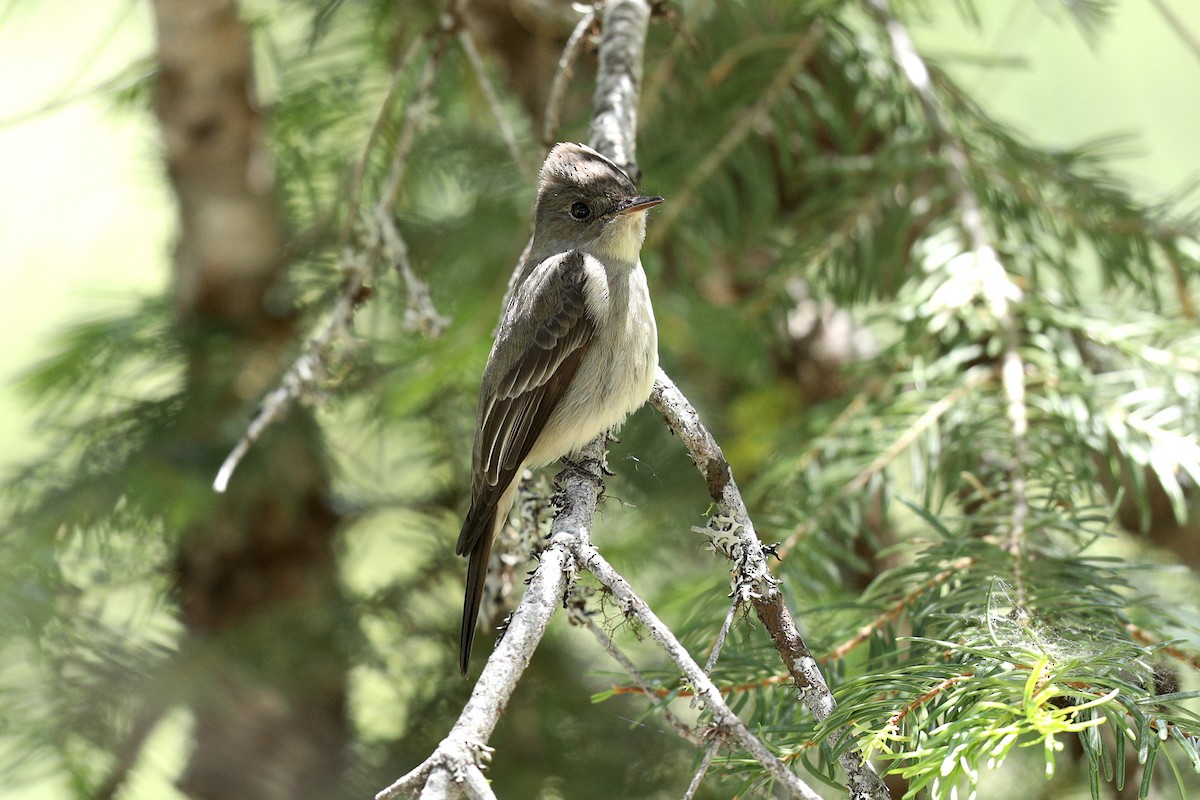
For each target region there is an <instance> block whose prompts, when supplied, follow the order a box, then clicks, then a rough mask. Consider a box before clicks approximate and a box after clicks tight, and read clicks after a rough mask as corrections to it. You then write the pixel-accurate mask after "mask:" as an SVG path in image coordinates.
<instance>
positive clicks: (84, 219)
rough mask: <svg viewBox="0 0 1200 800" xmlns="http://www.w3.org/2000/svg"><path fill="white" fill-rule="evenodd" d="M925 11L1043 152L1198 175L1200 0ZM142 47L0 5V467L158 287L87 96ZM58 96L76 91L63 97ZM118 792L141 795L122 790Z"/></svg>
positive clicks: (972, 87) (119, 167) (143, 30)
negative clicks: (62, 384)
mask: <svg viewBox="0 0 1200 800" xmlns="http://www.w3.org/2000/svg"><path fill="white" fill-rule="evenodd" d="M928 5H930V6H939V10H940V13H941V15H942V16H941V18H940V19H938V20H937V21H936V23H937V24H936V25H935V26H930V27H926V28H924V29H921V30H918V31H917V34H918V36H917V38H918V44H919V45H920V46H921V47H922V48H923V49H924V50H925V51H926V53H927V54H928V55H930V56H931V57H936V58H939V59H941V60H942V63H946V64H949V65H951V66H952V68H953V69H954V71H955V73H956V74H957V75H958V76H959V78H960V79H961V80H962V82H963V83H964V84H965V86H966V88H967V89H968V90H969V91H970V92H971V93H972V94H974V95H975V96H976V97H977V98H979V99H981V100H983V101H984V102H985V103H986V104H987V106H988V107H989V108H990V110H991V111H992V112H993V113H994V114H995V115H996V116H998V117H999V118H1001V119H1002V120H1005V121H1007V122H1009V123H1011V124H1012V125H1013V126H1015V127H1016V128H1018V129H1020V130H1023V131H1025V132H1026V133H1027V134H1028V135H1030V136H1031V137H1032V138H1033V139H1034V140H1035V141H1037V142H1040V143H1042V144H1046V145H1050V146H1054V147H1069V146H1073V145H1077V144H1080V143H1083V142H1085V141H1090V140H1094V139H1096V138H1098V137H1102V136H1106V135H1108V134H1113V133H1129V134H1133V135H1134V138H1133V139H1131V140H1130V141H1129V142H1128V143H1127V144H1125V145H1124V146H1123V149H1122V150H1121V155H1120V157H1119V158H1118V159H1117V160H1115V161H1114V162H1113V166H1114V169H1115V170H1116V171H1117V172H1118V173H1119V174H1120V175H1122V176H1124V177H1125V178H1126V179H1128V180H1129V181H1130V183H1131V184H1132V185H1133V186H1134V187H1135V188H1136V189H1137V190H1138V192H1139V193H1140V194H1141V195H1142V196H1143V197H1146V198H1150V199H1153V198H1158V197H1163V196H1166V195H1168V194H1171V193H1174V192H1176V191H1178V190H1179V189H1180V188H1181V187H1184V186H1186V185H1187V184H1188V183H1189V182H1190V181H1193V180H1197V179H1200V146H1198V145H1197V142H1200V136H1198V135H1197V130H1198V128H1200V44H1197V43H1196V42H1197V40H1198V39H1200V3H1197V2H1195V0H1120V2H1118V3H1117V8H1116V10H1115V15H1114V18H1113V20H1112V21H1111V23H1110V24H1109V25H1108V26H1107V27H1106V28H1105V29H1104V30H1103V31H1102V32H1101V33H1100V35H1099V36H1098V37H1097V38H1096V39H1095V41H1093V42H1090V43H1089V41H1088V40H1087V39H1086V38H1085V37H1084V36H1083V35H1082V34H1081V33H1080V31H1079V30H1078V28H1077V27H1075V26H1074V25H1073V24H1071V23H1070V22H1069V21H1068V19H1067V18H1066V16H1065V15H1061V17H1060V18H1058V19H1056V18H1054V17H1053V16H1050V15H1048V14H1047V12H1046V8H1047V7H1053V6H1055V5H1056V4H1054V3H1051V2H1036V1H1035V0H986V2H982V1H981V2H979V3H978V5H979V6H981V11H982V12H983V13H984V17H983V25H982V28H983V31H984V33H983V34H979V33H978V32H977V31H975V30H974V29H973V28H972V27H971V26H970V25H968V24H966V23H964V21H963V20H962V19H961V18H960V17H958V15H957V13H956V11H955V10H954V7H955V6H956V5H957V4H954V3H950V2H945V3H942V4H934V3H931V4H928ZM1164 6H1169V7H1170V8H1171V9H1172V10H1173V11H1174V13H1175V14H1176V15H1178V17H1179V22H1180V23H1181V24H1182V26H1183V28H1182V29H1176V27H1175V26H1174V24H1173V23H1172V22H1171V21H1169V20H1168V18H1167V17H1166V16H1165V15H1164V13H1163V11H1162V9H1163V8H1164ZM1189 32H1190V33H1189ZM1189 37H1190V39H1189ZM1189 42H1190V43H1189ZM152 47H153V27H152V19H151V13H150V5H149V3H144V2H133V1H132V0H94V1H93V2H86V3H85V2H81V1H80V0H39V2H38V3H36V4H35V3H32V2H28V0H24V1H23V2H22V1H20V0H9V2H8V3H7V4H6V5H4V6H0V74H2V75H5V76H6V78H5V79H4V80H3V81H0V220H2V221H3V226H2V230H3V235H2V236H0V321H2V326H3V327H2V332H3V342H4V347H3V349H2V350H0V468H2V469H6V470H7V469H9V468H11V467H12V466H13V465H14V464H17V463H20V462H22V461H24V460H26V459H28V458H29V457H30V456H31V455H33V454H34V452H36V448H37V447H38V446H39V439H38V433H37V430H36V424H35V420H36V416H35V414H34V413H33V411H32V410H31V409H29V408H27V407H25V406H24V405H23V401H22V400H21V399H20V398H19V397H18V396H17V395H16V394H15V392H14V391H13V383H14V380H15V379H16V378H17V376H19V375H20V373H21V371H22V370H23V369H25V368H26V367H27V366H28V365H30V364H32V363H34V362H36V361H37V360H38V359H39V358H41V357H43V356H44V355H46V354H47V353H49V352H51V350H52V347H53V341H54V334H55V331H56V330H59V329H60V328H61V327H62V326H63V325H64V324H65V323H67V322H70V321H72V320H77V319H81V318H86V317H91V316H96V315H100V314H105V313H111V312H112V311H113V310H115V309H120V308H122V307H124V306H126V305H127V304H129V303H131V302H132V300H133V299H134V298H136V297H138V296H140V295H142V294H145V293H152V292H158V291H160V290H162V289H163V288H164V287H165V286H166V284H167V279H168V263H169V258H170V239H171V233H170V231H171V225H172V223H173V217H174V208H173V206H172V200H171V196H170V193H169V191H168V189H167V187H166V186H165V184H164V179H163V176H162V172H161V168H160V165H159V159H158V140H157V134H156V130H155V128H154V126H153V124H152V123H153V120H152V118H151V117H150V116H149V115H139V114H136V113H132V112H125V111H114V110H113V108H112V100H111V97H110V96H108V95H107V94H105V93H103V92H101V93H98V94H97V93H88V92H86V90H88V89H90V88H92V87H96V86H98V85H102V84H106V82H107V81H108V80H109V79H110V78H112V77H113V76H114V75H118V74H122V73H123V72H124V71H125V70H126V69H127V68H128V66H129V65H130V64H131V63H132V62H135V61H137V60H139V59H145V58H146V57H148V56H149V55H150V54H151V53H152ZM1193 48H1195V49H1193ZM979 55H990V56H999V57H1008V58H1014V59H1017V60H1019V61H1020V62H1022V64H1023V65H1022V66H1020V67H1003V68H996V67H986V66H980V65H978V64H977V63H972V62H971V61H970V60H968V59H966V58H964V57H966V56H979ZM72 97H77V98H78V99H75V100H74V101H72V102H65V103H64V102H62V101H63V100H64V99H69V98H72ZM43 108H47V109H48V110H45V111H44V112H41V113H39V109H43ZM160 752H161V751H160ZM57 796H59V794H58V790H57V787H55V786H46V785H43V786H30V787H25V788H23V789H21V790H13V789H11V788H8V789H6V788H5V787H0V798H2V799H3V800H13V799H14V798H21V799H22V800H34V798H37V799H38V800H40V799H41V798H54V797H57ZM123 796H124V797H127V798H129V797H135V796H147V797H148V796H153V795H151V794H146V793H145V792H139V791H138V787H137V785H136V783H135V785H133V786H131V787H129V791H127V792H126V793H125V794H124V795H123ZM158 796H161V795H158Z"/></svg>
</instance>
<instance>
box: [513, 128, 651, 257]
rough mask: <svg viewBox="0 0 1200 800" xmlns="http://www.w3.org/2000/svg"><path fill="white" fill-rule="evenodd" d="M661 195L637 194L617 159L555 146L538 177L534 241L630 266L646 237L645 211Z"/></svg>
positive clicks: (587, 149)
mask: <svg viewBox="0 0 1200 800" xmlns="http://www.w3.org/2000/svg"><path fill="white" fill-rule="evenodd" d="M662 201H663V199H662V198H661V197H648V196H645V195H642V194H639V193H638V190H637V187H636V186H634V185H633V181H631V180H630V179H629V176H628V175H626V174H625V173H624V171H622V170H621V169H620V167H618V166H617V165H616V164H614V163H613V162H612V161H610V160H608V159H607V158H605V157H604V156H602V155H600V154H599V153H597V152H596V151H595V150H593V149H592V148H590V147H588V146H586V145H582V144H571V143H562V144H558V145H555V146H554V149H553V150H551V151H550V155H548V156H546V162H545V163H544V164H543V165H542V171H541V173H540V175H539V180H538V196H537V211H536V212H535V223H534V224H535V229H534V240H535V241H538V242H544V243H546V245H548V246H551V247H552V248H553V249H555V250H558V251H563V250H571V249H578V250H583V251H584V252H587V253H591V254H592V255H595V256H598V257H599V258H600V259H601V260H603V261H605V262H611V261H617V262H620V263H623V264H628V265H633V264H636V263H637V261H638V256H639V253H640V251H641V247H642V240H643V239H645V237H646V213H645V212H646V211H647V210H648V209H650V208H653V207H654V206H656V205H658V204H659V203H661V202H662Z"/></svg>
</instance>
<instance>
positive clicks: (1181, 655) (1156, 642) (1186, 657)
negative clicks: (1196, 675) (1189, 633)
mask: <svg viewBox="0 0 1200 800" xmlns="http://www.w3.org/2000/svg"><path fill="white" fill-rule="evenodd" d="M1125 630H1127V631H1129V635H1130V636H1132V637H1133V639H1134V641H1136V642H1140V643H1141V644H1144V645H1148V646H1150V647H1153V648H1154V651H1155V652H1156V653H1166V654H1167V655H1169V656H1170V657H1171V658H1173V659H1175V660H1176V661H1182V662H1183V663H1184V664H1187V665H1188V666H1189V667H1191V668H1192V669H1194V670H1196V671H1198V672H1200V656H1197V655H1196V654H1194V653H1186V652H1184V651H1183V650H1180V649H1179V648H1178V647H1175V646H1173V645H1166V646H1160V645H1161V644H1162V638H1161V637H1158V636H1152V635H1151V634H1150V633H1149V632H1148V631H1146V630H1145V629H1144V628H1142V627H1140V626H1138V625H1134V624H1133V623H1132V622H1127V623H1125Z"/></svg>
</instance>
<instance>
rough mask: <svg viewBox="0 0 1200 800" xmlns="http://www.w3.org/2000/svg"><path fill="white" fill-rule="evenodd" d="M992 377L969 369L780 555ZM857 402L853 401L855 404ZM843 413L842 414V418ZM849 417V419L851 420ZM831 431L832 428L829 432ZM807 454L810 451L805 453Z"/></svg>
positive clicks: (786, 542)
mask: <svg viewBox="0 0 1200 800" xmlns="http://www.w3.org/2000/svg"><path fill="white" fill-rule="evenodd" d="M991 379H992V373H991V372H989V371H987V370H977V371H974V372H971V373H968V375H967V377H966V380H965V381H964V382H963V384H962V385H961V386H957V387H955V388H954V389H953V390H951V391H950V392H948V393H947V394H946V395H945V396H944V397H942V398H941V399H939V400H938V401H937V402H936V403H934V404H933V405H931V406H930V407H929V408H928V409H926V410H925V413H923V414H922V415H921V416H920V417H918V418H917V419H916V420H914V421H913V423H912V424H911V425H909V426H908V427H907V428H905V429H904V431H903V432H902V433H901V434H900V435H899V436H898V437H896V440H895V441H893V442H892V443H891V444H890V445H888V447H887V448H886V449H885V450H884V451H883V452H881V453H880V454H879V455H877V456H876V457H875V458H874V459H872V461H871V463H870V464H868V465H867V467H866V469H864V470H863V471H862V472H860V473H859V474H858V475H856V476H855V477H854V478H853V479H851V480H850V481H848V482H847V483H846V484H845V485H844V486H842V488H841V489H840V490H839V491H838V492H837V494H835V495H833V496H832V497H830V498H829V499H828V500H826V501H825V502H824V503H822V504H821V506H820V507H819V508H818V509H817V510H816V511H815V512H813V513H812V514H810V515H809V516H808V518H807V519H806V520H805V521H804V522H802V523H801V524H800V525H798V526H797V528H796V529H795V530H794V531H793V532H792V533H791V534H790V535H789V536H788V538H787V539H785V540H784V542H783V544H781V545H780V546H779V547H778V548H777V551H778V555H779V559H780V560H781V561H782V560H784V559H786V558H787V557H788V555H789V554H790V553H791V551H792V549H793V548H795V547H796V545H797V544H799V542H800V540H801V539H803V538H804V537H805V536H807V535H808V534H809V533H810V532H811V531H812V530H813V529H814V528H815V527H816V525H817V522H818V520H820V519H822V518H824V517H825V515H826V514H827V513H828V512H829V511H830V510H831V509H832V508H833V507H834V506H835V505H836V504H837V503H840V502H841V501H842V500H845V499H846V498H848V497H851V496H853V495H855V494H857V493H858V492H859V491H861V490H862V489H863V488H864V487H866V485H867V484H868V483H869V482H870V481H871V479H872V478H874V477H875V476H876V475H877V474H878V473H879V472H880V471H882V470H883V469H884V468H885V467H887V466H888V465H889V464H891V463H892V461H894V460H895V459H896V458H897V457H898V456H900V455H901V454H902V453H903V452H904V451H905V450H907V449H908V448H909V447H910V446H911V445H912V443H913V442H915V441H916V440H917V437H919V436H920V435H921V434H922V433H924V432H925V431H926V430H928V429H929V428H931V427H932V426H933V425H934V424H935V423H936V422H937V421H938V420H939V419H941V418H942V417H943V416H945V415H946V413H947V412H948V411H950V410H951V409H952V408H954V406H955V405H957V404H958V402H959V400H961V399H962V398H963V397H965V396H966V395H968V394H970V393H971V392H973V391H974V390H975V389H976V388H978V387H979V386H982V385H983V384H985V383H987V382H988V381H990V380H991ZM852 405H853V404H852ZM840 419H841V417H839V420H840ZM847 421H848V420H847ZM835 422H836V421H835ZM827 433H829V432H827ZM805 455H807V454H805Z"/></svg>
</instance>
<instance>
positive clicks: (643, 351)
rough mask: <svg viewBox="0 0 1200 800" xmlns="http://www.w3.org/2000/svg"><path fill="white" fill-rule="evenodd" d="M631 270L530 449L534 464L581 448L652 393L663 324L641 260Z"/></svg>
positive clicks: (611, 296)
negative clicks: (657, 319)
mask: <svg viewBox="0 0 1200 800" xmlns="http://www.w3.org/2000/svg"><path fill="white" fill-rule="evenodd" d="M627 275H628V280H627V281H624V285H623V286H622V285H620V283H621V282H619V281H618V282H614V283H613V284H612V285H610V287H609V288H610V291H609V292H608V294H607V296H606V298H605V299H606V300H607V303H606V305H607V308H605V309H604V310H605V312H606V315H607V319H606V320H605V322H604V323H603V324H601V325H600V327H599V330H598V332H597V336H596V338H595V339H594V340H593V341H592V344H591V346H590V348H589V349H588V353H587V355H586V356H585V357H584V359H583V361H582V362H581V363H580V365H579V370H578V372H576V374H575V379H574V380H573V381H572V383H571V386H570V387H569V388H568V389H567V391H566V393H565V394H564V395H563V398H562V400H561V401H560V403H559V406H558V408H557V409H556V410H555V412H554V414H552V415H551V417H550V419H549V420H547V422H546V430H545V432H544V434H543V435H542V436H541V437H539V441H538V443H537V445H536V446H535V448H534V450H533V451H531V452H530V454H529V458H528V463H529V464H530V466H541V465H544V464H548V463H550V462H551V461H554V460H556V459H558V458H561V457H562V456H564V455H566V454H568V453H571V452H575V451H578V450H579V449H580V448H582V447H583V446H584V445H585V444H587V443H588V442H590V441H591V440H592V439H594V438H596V436H597V435H598V434H600V433H601V432H603V431H605V430H607V429H609V428H612V427H614V426H616V425H619V424H621V423H622V422H624V421H625V418H626V417H628V416H629V415H630V413H632V412H633V411H635V410H637V409H638V408H639V407H641V405H642V404H643V403H645V402H646V399H647V398H648V397H649V396H650V390H651V389H652V388H653V386H654V373H655V370H656V369H657V368H658V328H657V326H656V324H655V322H654V309H653V308H652V307H651V305H650V293H649V290H648V289H647V287H646V275H645V273H644V272H643V271H642V267H641V264H638V265H637V266H636V267H635V268H634V269H632V270H631V271H630V272H629V273H628V274H627Z"/></svg>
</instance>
